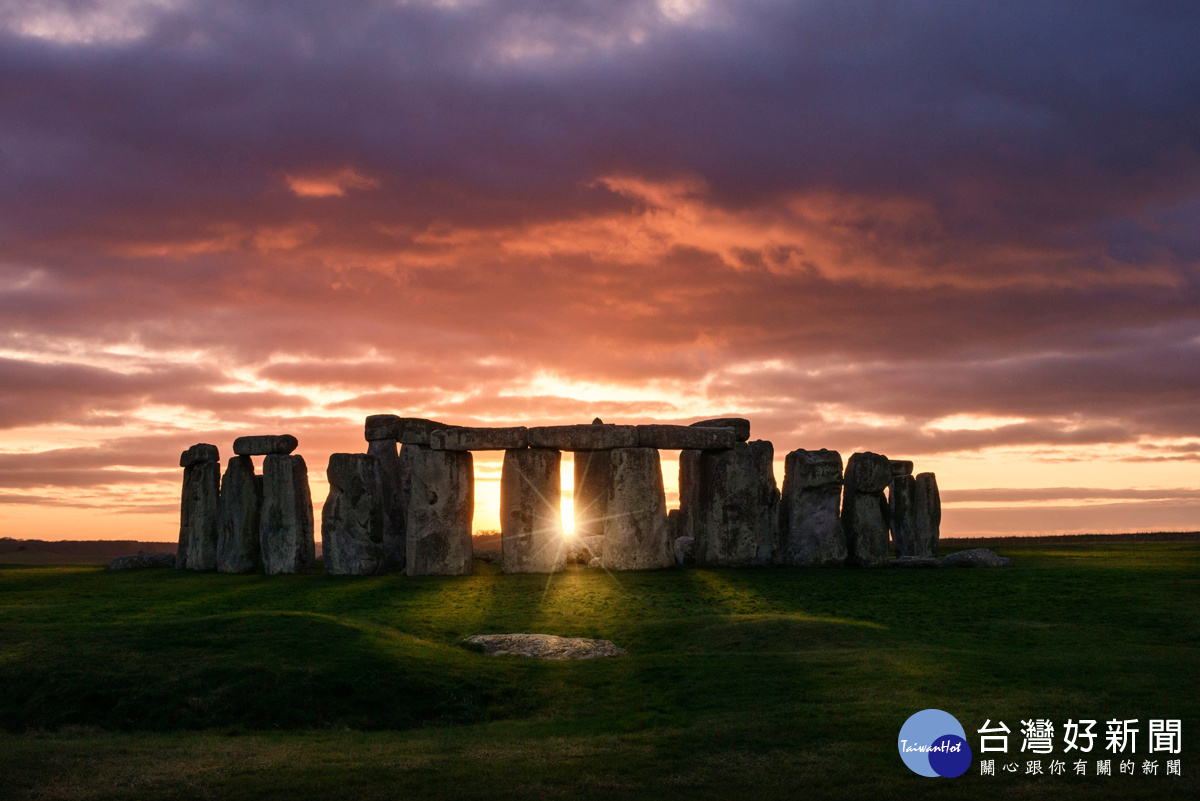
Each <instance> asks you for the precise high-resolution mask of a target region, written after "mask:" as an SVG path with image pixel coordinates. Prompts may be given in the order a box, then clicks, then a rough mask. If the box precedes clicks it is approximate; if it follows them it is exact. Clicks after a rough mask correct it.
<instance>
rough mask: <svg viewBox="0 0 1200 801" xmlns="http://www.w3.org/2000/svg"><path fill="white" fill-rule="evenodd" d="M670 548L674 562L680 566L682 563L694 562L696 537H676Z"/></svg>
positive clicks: (691, 563)
mask: <svg viewBox="0 0 1200 801" xmlns="http://www.w3.org/2000/svg"><path fill="white" fill-rule="evenodd" d="M671 549H672V550H673V551H674V552H675V564H676V565H679V566H680V567H682V566H683V565H694V564H696V538H695V537H677V538H676V539H675V542H674V543H672V546H671Z"/></svg>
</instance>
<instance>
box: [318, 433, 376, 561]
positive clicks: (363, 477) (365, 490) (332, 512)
mask: <svg viewBox="0 0 1200 801" xmlns="http://www.w3.org/2000/svg"><path fill="white" fill-rule="evenodd" d="M380 462H381V460H380V459H379V458H378V457H376V456H372V455H370V454H367V453H335V454H332V455H330V457H329V469H328V472H327V475H328V477H329V497H328V498H326V499H325V506H324V508H323V510H322V513H321V549H322V552H323V553H324V556H325V572H326V573H330V574H334V575H351V576H371V575H376V574H378V573H383V572H384V561H385V558H384V531H385V528H384V519H385V516H384V497H385V492H384V483H383V477H382V474H383V470H382V465H381V463H380Z"/></svg>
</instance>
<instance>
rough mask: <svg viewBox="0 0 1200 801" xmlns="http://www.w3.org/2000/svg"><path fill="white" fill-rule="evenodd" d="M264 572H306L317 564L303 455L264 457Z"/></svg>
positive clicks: (261, 525)
mask: <svg viewBox="0 0 1200 801" xmlns="http://www.w3.org/2000/svg"><path fill="white" fill-rule="evenodd" d="M259 544H260V546H261V548H262V564H263V571H264V572H265V573H268V574H270V575H274V574H276V573H303V572H305V571H306V570H308V569H309V568H311V567H312V566H313V563H314V562H316V561H317V545H316V541H315V540H314V539H313V504H312V494H311V493H310V492H309V489H308V467H307V465H305V464H304V457H303V456H289V455H287V454H282V453H272V454H269V455H267V456H266V457H264V458H263V501H262V515H261V517H260V519H259Z"/></svg>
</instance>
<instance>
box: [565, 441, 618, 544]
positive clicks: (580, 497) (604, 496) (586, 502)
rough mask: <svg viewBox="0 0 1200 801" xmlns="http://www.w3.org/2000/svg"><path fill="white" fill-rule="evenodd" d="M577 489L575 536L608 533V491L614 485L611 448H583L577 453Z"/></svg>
mask: <svg viewBox="0 0 1200 801" xmlns="http://www.w3.org/2000/svg"><path fill="white" fill-rule="evenodd" d="M574 460H575V492H574V494H573V495H572V496H571V498H572V504H573V506H574V514H575V537H576V539H581V538H586V537H601V538H603V537H604V518H605V516H606V515H607V511H608V493H609V490H610V489H611V487H612V457H611V456H609V452H608V451H590V452H589V451H579V452H578V453H575V454H574Z"/></svg>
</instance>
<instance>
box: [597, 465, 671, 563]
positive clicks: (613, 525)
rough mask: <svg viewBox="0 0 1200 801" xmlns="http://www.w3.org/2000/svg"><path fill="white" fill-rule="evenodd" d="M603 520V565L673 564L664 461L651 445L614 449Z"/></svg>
mask: <svg viewBox="0 0 1200 801" xmlns="http://www.w3.org/2000/svg"><path fill="white" fill-rule="evenodd" d="M610 455H611V457H612V466H611V468H612V485H611V486H610V487H609V493H608V514H607V516H606V517H605V519H604V556H603V557H602V560H603V564H604V567H605V568H607V569H609V570H645V569H651V568H660V567H670V566H671V565H673V564H675V558H674V555H673V554H672V553H671V540H670V537H669V533H668V531H667V499H666V494H665V492H664V491H663V482H662V465H661V463H660V462H659V459H658V451H657V450H655V449H654V448H617V449H615V450H613V451H611V452H610Z"/></svg>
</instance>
